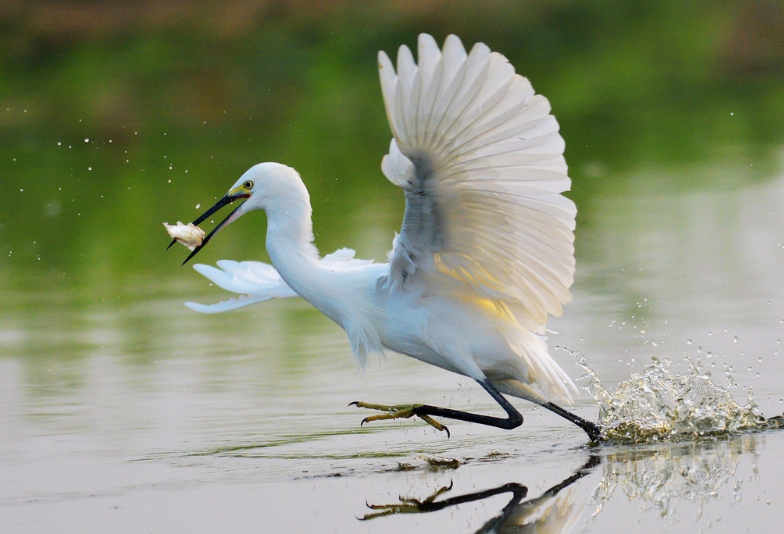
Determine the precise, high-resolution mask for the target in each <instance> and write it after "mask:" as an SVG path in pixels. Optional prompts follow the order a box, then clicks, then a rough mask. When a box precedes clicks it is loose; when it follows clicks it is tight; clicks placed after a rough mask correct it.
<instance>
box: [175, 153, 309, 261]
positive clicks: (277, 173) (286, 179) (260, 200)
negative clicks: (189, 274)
mask: <svg viewBox="0 0 784 534" xmlns="http://www.w3.org/2000/svg"><path fill="white" fill-rule="evenodd" d="M302 191H304V193H305V196H306V198H307V190H306V189H305V185H304V184H303V183H302V180H301V179H300V177H299V174H297V171H295V170H294V169H292V168H291V167H287V166H286V165H281V164H280V163H271V162H267V163H259V164H258V165H255V166H253V167H251V168H250V169H249V170H248V171H247V172H246V173H245V174H243V175H242V176H241V177H240V179H239V180H237V182H236V183H235V184H234V185H233V186H231V189H229V192H228V193H226V194H225V195H224V196H223V197H221V199H220V200H218V202H216V203H215V205H214V206H212V207H211V208H210V209H208V210H207V211H205V212H204V213H203V214H202V215H200V216H199V217H198V218H196V220H194V221H193V224H195V225H198V224H199V223H201V222H202V221H203V220H205V219H206V218H207V217H209V216H210V215H212V214H213V213H215V212H217V211H218V210H220V209H221V208H223V207H225V206H228V205H229V204H232V203H233V202H235V201H237V200H245V202H243V203H242V204H240V205H239V206H237V207H236V208H235V209H234V211H232V212H231V213H230V214H229V216H228V217H226V218H225V219H223V221H221V222H220V223H219V224H218V225H217V226H216V227H215V228H213V229H212V232H210V233H209V234H207V236H206V237H205V238H204V240H203V241H202V243H201V245H199V246H198V247H196V248H194V249H193V252H191V254H190V256H188V257H187V258H186V259H185V261H184V262H182V263H183V265H185V264H186V263H187V262H188V260H190V259H191V258H192V257H193V256H195V255H196V253H197V252H199V251H200V250H201V249H202V248H204V245H206V244H207V242H208V241H209V240H210V239H211V238H212V236H214V235H215V234H217V233H218V231H219V230H221V229H223V228H225V227H226V226H228V225H229V224H231V223H233V222H234V221H236V220H237V219H239V218H240V217H242V216H243V215H245V214H246V213H248V212H249V211H252V210H255V209H263V210H269V209H272V208H274V207H275V206H276V205H281V204H282V205H286V204H288V202H287V201H288V200H289V199H288V198H287V197H290V196H292V194H296V195H297V196H299V195H301V193H302Z"/></svg>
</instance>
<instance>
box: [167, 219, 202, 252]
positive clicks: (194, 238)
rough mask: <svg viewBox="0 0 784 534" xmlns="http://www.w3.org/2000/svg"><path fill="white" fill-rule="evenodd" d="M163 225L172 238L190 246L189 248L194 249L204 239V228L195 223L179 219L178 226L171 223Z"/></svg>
mask: <svg viewBox="0 0 784 534" xmlns="http://www.w3.org/2000/svg"><path fill="white" fill-rule="evenodd" d="M163 226H164V227H165V228H166V231H167V232H169V235H170V236H171V237H172V238H174V239H175V240H177V241H179V242H180V243H182V244H183V245H185V246H186V247H188V249H189V250H193V249H194V248H196V247H198V246H199V245H201V242H202V241H204V230H202V229H201V228H199V227H198V226H196V225H195V224H193V223H188V224H182V223H181V222H180V221H177V226H174V225H172V224H169V223H163Z"/></svg>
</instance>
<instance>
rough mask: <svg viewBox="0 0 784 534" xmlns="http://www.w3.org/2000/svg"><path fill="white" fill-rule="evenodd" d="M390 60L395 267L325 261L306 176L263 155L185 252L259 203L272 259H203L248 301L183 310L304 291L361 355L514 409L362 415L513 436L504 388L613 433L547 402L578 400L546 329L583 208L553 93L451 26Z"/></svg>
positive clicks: (591, 432) (568, 271)
mask: <svg viewBox="0 0 784 534" xmlns="http://www.w3.org/2000/svg"><path fill="white" fill-rule="evenodd" d="M378 58H379V73H380V78H381V89H382V93H383V98H384V104H385V106H386V112H387V118H388V120H389V125H390V127H391V129H392V135H393V139H392V141H391V144H390V147H389V154H387V155H386V156H384V158H383V160H382V162H381V169H382V171H383V174H384V175H385V176H386V177H387V178H388V179H389V180H390V181H391V182H392V183H393V184H395V185H397V186H399V187H401V188H402V189H403V191H404V193H405V197H406V208H405V215H404V217H403V226H402V230H401V231H400V234H399V235H397V237H396V238H395V239H394V241H393V249H392V252H391V253H390V255H389V262H388V263H382V264H378V263H373V262H372V261H364V260H358V259H354V251H352V250H348V249H341V250H339V251H337V252H335V253H333V254H330V255H327V256H325V257H323V258H319V253H318V251H317V249H316V247H315V246H314V244H313V231H312V223H311V205H310V198H309V196H308V191H307V189H306V188H305V185H304V184H303V182H302V180H301V179H300V176H299V174H297V172H296V171H295V170H294V169H292V168H290V167H287V166H285V165H281V164H278V163H261V164H259V165H256V166H254V167H252V168H251V169H250V170H249V171H247V172H246V173H245V174H244V175H243V176H242V177H241V178H240V179H239V180H238V181H237V182H236V183H235V184H234V186H232V188H231V189H230V190H229V192H228V193H227V194H226V195H225V196H224V197H222V198H221V199H220V200H219V201H218V202H217V203H216V204H215V205H214V206H213V207H212V208H210V209H209V210H208V211H207V212H206V213H204V215H202V216H201V217H199V218H198V219H196V220H195V221H194V224H199V223H200V222H201V221H203V220H204V219H206V218H207V217H209V216H210V215H212V214H213V213H215V212H216V211H218V210H219V209H220V208H222V207H224V206H226V205H228V204H230V203H232V202H234V201H236V200H240V199H245V202H244V203H242V204H240V205H239V207H237V208H236V209H235V210H234V211H232V213H231V214H230V215H229V216H228V217H227V218H226V219H225V220H223V221H222V222H221V223H220V224H218V225H217V226H216V227H215V228H214V229H213V231H212V232H211V233H210V234H208V235H207V237H206V238H205V239H204V241H203V243H202V244H201V245H200V246H197V247H196V248H195V249H194V250H193V252H192V253H191V255H190V256H188V258H187V259H186V260H185V261H186V262H187V261H188V260H189V259H190V258H191V257H193V255H194V254H196V253H197V252H198V251H199V250H201V248H202V247H203V246H204V245H206V244H207V242H209V240H210V239H211V238H212V236H214V235H215V234H216V233H217V232H218V231H219V230H221V229H222V228H225V227H226V226H227V225H228V224H230V223H231V222H233V221H236V220H237V219H239V218H240V217H241V216H242V215H244V214H245V213H248V212H249V211H252V210H255V209H262V210H264V211H265V212H266V214H267V219H268V224H267V237H266V247H267V252H268V253H269V256H270V259H271V260H272V265H267V264H264V263H259V262H247V261H246V262H234V261H219V262H218V266H219V267H220V269H216V268H214V267H210V266H206V265H196V266H195V269H196V270H197V271H198V272H200V273H201V274H203V275H204V276H206V277H207V278H209V279H210V280H212V281H213V282H214V283H216V284H217V285H218V286H220V287H222V288H224V289H227V290H229V291H233V292H236V293H239V294H241V296H240V297H239V299H236V300H235V299H230V300H228V301H224V302H221V303H218V304H213V305H201V304H195V303H187V304H186V305H187V306H189V307H190V308H191V309H194V310H196V311H200V312H205V313H216V312H223V311H227V310H231V309H236V308H240V307H243V306H246V305H249V304H253V303H256V302H261V301H265V300H269V299H273V298H286V297H295V296H300V297H302V298H304V299H305V300H307V301H308V302H309V303H310V304H312V305H313V306H315V307H316V308H317V309H319V310H320V311H321V312H322V313H324V314H325V315H326V316H327V317H329V318H330V319H332V320H333V321H335V322H336V323H337V324H338V325H340V326H341V327H342V328H343V329H344V330H345V331H346V333H347V334H348V338H349V340H350V342H351V347H352V349H353V352H354V354H355V355H356V356H357V358H358V359H359V360H360V362H362V363H364V362H365V361H366V358H367V355H368V353H371V352H383V351H384V350H385V349H388V350H391V351H394V352H398V353H401V354H405V355H408V356H411V357H413V358H416V359H418V360H421V361H423V362H426V363H429V364H431V365H435V366H438V367H441V368H442V369H446V370H448V371H452V372H455V373H459V374H461V375H465V376H468V377H470V378H473V379H474V380H475V381H476V382H478V383H479V384H480V385H481V386H482V387H483V388H484V389H485V390H486V391H487V392H488V393H489V394H490V396H492V397H493V399H495V401H496V402H498V404H500V405H501V407H502V408H503V409H504V410H505V411H506V413H507V417H506V418H500V417H491V416H487V415H477V414H472V413H467V412H462V411H457V410H452V409H447V408H439V407H435V406H430V405H425V404H411V405H400V406H382V405H376V404H367V403H363V402H356V403H352V404H355V405H356V406H358V407H362V408H369V409H376V410H381V411H383V412H384V413H382V414H379V415H373V416H370V417H367V418H365V419H364V420H363V421H362V422H363V423H365V422H368V421H375V420H380V419H394V418H399V417H412V416H418V417H420V418H422V419H423V420H425V421H426V422H428V423H429V424H431V425H433V426H434V427H436V428H438V429H440V430H447V429H446V427H445V426H443V425H441V424H440V423H438V422H437V421H435V420H434V419H432V417H433V416H436V417H445V418H451V419H458V420H462V421H470V422H474V423H479V424H484V425H491V426H495V427H498V428H505V429H511V428H515V427H518V426H520V425H521V424H522V422H523V417H522V415H521V414H520V412H518V411H517V409H516V408H515V407H514V406H513V405H512V404H511V403H510V402H509V401H508V400H507V399H506V398H505V397H504V395H511V396H515V397H520V398H523V399H526V400H529V401H531V402H534V403H536V404H539V405H541V406H544V407H545V408H548V409H550V410H552V411H554V412H555V413H557V414H559V415H561V416H562V417H565V418H566V419H568V420H569V421H571V422H573V423H575V424H577V425H578V426H580V427H581V428H582V429H583V430H585V431H586V432H587V434H588V436H589V437H590V439H591V440H594V441H596V440H599V439H601V433H600V430H599V428H598V427H597V426H596V425H595V424H593V423H591V422H589V421H586V420H584V419H582V418H580V417H578V416H576V415H574V414H572V413H570V412H567V411H566V410H564V409H563V408H560V407H559V406H557V405H556V404H554V403H553V402H552V401H551V399H560V400H561V401H563V402H566V403H571V401H572V393H577V388H576V387H575V385H574V383H573V382H572V381H571V379H570V378H569V377H568V375H567V374H566V373H565V372H564V371H563V370H562V369H561V368H560V367H559V366H558V364H557V363H556V362H555V361H554V360H553V359H552V357H551V356H550V355H549V354H548V352H547V345H546V342H545V338H544V337H543V336H544V334H545V324H546V322H547V319H548V315H553V316H559V315H561V311H562V310H561V305H562V304H565V303H567V302H569V301H570V300H571V294H570V292H569V287H570V286H571V284H572V282H573V275H574V246H573V242H574V234H573V230H574V226H575V214H576V212H577V210H576V208H575V205H574V203H573V202H572V201H571V200H569V199H567V198H565V197H563V196H562V195H561V193H562V192H563V191H566V190H568V189H569V187H570V185H571V181H570V179H569V177H568V176H567V166H566V162H565V160H564V157H563V150H564V141H563V139H562V138H561V136H560V134H559V133H558V130H559V127H558V123H557V121H556V120H555V118H554V117H553V116H552V115H550V104H549V102H548V101H547V99H546V98H544V97H543V96H541V95H536V94H534V90H533V88H532V87H531V84H530V83H529V81H528V80H527V79H526V78H524V77H522V76H520V75H517V74H515V70H514V67H512V65H511V64H510V63H509V61H508V60H507V59H506V58H505V57H504V56H502V55H501V54H498V53H496V52H491V51H490V49H489V48H488V47H487V46H486V45H484V44H482V43H478V44H476V45H475V46H474V47H473V48H472V50H471V52H470V53H468V54H467V53H466V51H465V49H464V48H463V45H462V43H461V41H460V39H459V38H457V37H455V36H454V35H450V36H449V37H447V39H446V41H445V43H444V47H443V50H439V48H438V45H437V44H436V42H435V40H434V39H433V38H432V37H431V36H429V35H420V36H419V42H418V60H419V63H418V64H417V63H416V62H415V61H414V58H413V56H412V54H411V51H410V50H409V49H408V48H407V47H406V46H402V47H401V48H400V50H399V52H398V56H397V71H395V68H394V66H393V64H392V62H391V61H390V59H389V58H388V57H387V55H386V54H385V53H384V52H380V53H379V56H378ZM183 263H184V262H183ZM447 432H448V430H447Z"/></svg>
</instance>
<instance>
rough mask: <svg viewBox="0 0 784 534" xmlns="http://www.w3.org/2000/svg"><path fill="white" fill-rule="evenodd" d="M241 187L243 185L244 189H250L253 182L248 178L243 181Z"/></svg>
mask: <svg viewBox="0 0 784 534" xmlns="http://www.w3.org/2000/svg"><path fill="white" fill-rule="evenodd" d="M242 187H244V188H245V189H248V190H250V189H253V182H251V181H250V180H248V181H247V182H245V183H244V184H243V185H242Z"/></svg>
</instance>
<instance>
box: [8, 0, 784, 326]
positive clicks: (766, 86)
mask: <svg viewBox="0 0 784 534" xmlns="http://www.w3.org/2000/svg"><path fill="white" fill-rule="evenodd" d="M420 32H427V33H431V34H432V35H434V36H435V37H436V39H437V40H438V41H439V42H442V41H443V39H444V38H445V36H446V35H448V34H449V33H455V34H457V35H459V36H460V37H461V38H462V39H463V41H464V43H465V44H466V46H467V47H469V46H471V44H473V43H474V42H476V41H483V42H485V43H487V44H488V45H489V46H490V47H491V48H492V49H493V50H497V51H500V52H501V53H503V54H504V55H506V56H507V57H508V58H509V59H510V61H511V62H512V63H513V64H514V65H515V67H516V68H517V70H518V72H520V73H521V74H523V75H525V76H527V77H528V78H529V79H530V80H531V81H532V83H533V84H534V87H535V89H536V90H537V92H540V93H542V94H544V95H546V96H547V97H548V98H549V99H550V101H551V104H552V107H553V111H554V114H555V115H556V117H557V118H558V120H559V122H560V124H561V131H562V134H563V136H564V138H565V139H566V143H567V151H566V156H567V161H568V162H569V164H570V174H571V176H572V178H573V180H574V185H573V191H572V193H570V196H571V197H572V198H574V199H575V200H576V201H577V202H578V206H579V209H580V213H579V216H578V245H577V247H578V250H577V254H578V261H579V260H580V258H581V257H584V256H587V255H590V254H591V249H590V241H589V240H588V241H586V240H583V241H581V240H580V233H581V232H583V231H585V229H589V228H590V227H591V224H592V205H593V204H594V203H595V201H596V199H598V198H600V197H602V195H604V194H606V193H608V192H609V191H618V190H622V189H624V188H630V187H635V184H636V183H637V182H635V180H633V179H631V178H630V177H635V176H637V177H639V176H640V175H642V174H645V173H659V174H662V175H668V176H669V175H672V176H675V177H679V178H673V179H671V180H670V181H669V182H666V183H667V187H672V188H682V189H686V190H688V189H691V188H715V187H737V188H742V187H744V185H745V184H747V183H751V182H753V181H758V180H764V179H766V177H769V176H770V175H771V174H772V172H773V170H774V169H777V168H778V167H779V166H780V163H781V162H780V158H781V146H782V142H784V128H782V126H784V83H783V82H784V5H782V3H781V2H772V1H757V0H755V1H723V0H717V1H712V2H693V1H683V0H657V1H644V2H628V1H626V0H595V1H590V2H588V1H575V0H556V1H550V0H548V1H544V0H535V1H528V2H508V1H497V0H492V1H488V2H476V1H457V2H439V1H435V0H433V1H430V0H420V1H412V0H403V1H393V2H350V1H341V0H333V1H322V2H305V1H294V2H285V1H266V2H249V1H243V0H230V1H226V2H218V1H202V0H185V1H182V0H178V1H172V0H164V1H146V2H127V1H110V2H91V1H79V2H75V1H65V2H44V1H36V0H31V1H25V2H22V1H6V2H4V3H3V4H2V5H0V173H1V174H0V176H2V177H1V178H0V292H2V295H3V300H4V304H5V306H4V311H3V312H2V313H3V314H4V315H5V316H6V318H8V317H9V316H16V317H19V314H22V313H25V310H26V315H27V316H28V317H29V318H32V317H35V316H36V314H37V313H39V311H41V310H42V309H43V308H44V307H51V306H55V308H56V307H57V305H58V304H57V303H58V302H60V303H62V304H63V305H64V306H65V307H64V308H63V309H68V307H70V306H71V305H74V304H76V305H79V304H82V305H86V306H93V305H96V303H106V304H105V305H106V306H109V305H111V306H122V305H125V303H127V302H129V301H138V300H139V299H143V298H144V299H146V298H154V297H156V296H172V295H174V297H177V298H179V297H180V295H185V294H188V293H189V292H192V291H193V290H194V288H202V289H203V288H205V287H206V284H205V282H204V280H203V279H201V278H200V277H198V276H197V275H195V274H194V273H192V271H190V270H188V271H187V272H186V270H185V269H180V268H179V263H180V262H181V261H182V259H183V258H184V256H185V255H186V251H185V249H182V248H181V247H177V249H176V250H170V251H168V252H167V251H166V250H165V247H166V245H167V243H168V240H167V238H166V235H165V233H164V230H163V228H162V226H161V222H162V221H168V222H172V223H173V222H175V221H176V220H182V221H188V220H192V219H193V218H194V217H195V216H196V215H197V214H198V213H200V212H201V211H203V210H204V209H205V208H206V207H207V206H209V205H211V204H212V202H214V199H215V198H217V197H218V196H220V195H222V194H223V193H224V192H225V191H226V190H227V188H228V187H229V186H230V185H231V184H232V183H233V182H234V181H235V180H236V179H237V178H238V177H239V176H240V174H241V173H242V172H243V171H245V170H246V169H247V168H249V167H250V166H251V165H253V164H255V163H257V162H260V161H267V160H273V161H280V162H283V163H286V164H289V165H291V166H294V167H295V168H297V169H298V170H299V171H300V173H301V174H302V176H303V179H304V180H305V182H306V183H307V185H308V187H309V189H310V191H311V196H312V200H313V206H314V224H315V232H316V242H317V245H318V246H319V248H320V249H321V251H322V252H323V253H326V252H330V251H332V250H334V249H336V248H339V247H341V246H351V247H353V248H356V249H357V250H358V253H359V254H358V255H359V256H364V257H375V258H377V259H382V258H383V257H384V254H385V252H386V250H387V249H388V248H389V247H390V246H391V239H392V235H393V232H394V230H395V229H396V228H398V227H399V223H400V219H401V216H402V208H403V199H402V195H401V194H400V193H399V191H397V190H396V188H395V187H393V186H392V185H391V184H389V183H388V182H387V181H386V180H385V179H384V178H383V176H382V175H381V173H380V170H379V164H380V159H381V156H382V155H383V154H384V153H385V151H386V149H387V147H388V143H389V139H390V134H389V129H388V126H387V124H386V118H385V114H384V110H383V105H382V100H381V95H380V90H379V88H378V80H377V74H376V60H375V57H376V53H377V51H378V50H385V51H387V52H388V53H390V55H392V54H394V52H395V51H396V49H397V47H398V46H399V45H400V44H404V43H405V44H407V45H409V46H410V47H413V46H415V43H416V36H417V34H418V33H420ZM693 169H699V171H697V172H692V170H693ZM683 177H687V178H683ZM197 206H198V207H197ZM253 218H254V222H252V223H251V222H249V221H245V224H241V225H235V226H233V227H232V230H231V232H229V233H224V234H223V235H222V239H218V240H216V241H214V242H213V243H212V244H211V246H210V247H209V248H208V249H206V250H205V251H204V252H203V253H202V254H201V255H200V257H201V260H202V261H203V262H207V263H212V262H214V261H215V260H216V259H219V258H224V257H229V258H234V259H264V258H266V255H265V253H264V250H263V230H264V224H265V223H264V217H263V216H262V215H261V214H258V215H257V216H254V217H253ZM112 303H113V304H112ZM63 313H64V314H65V315H67V312H63Z"/></svg>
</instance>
